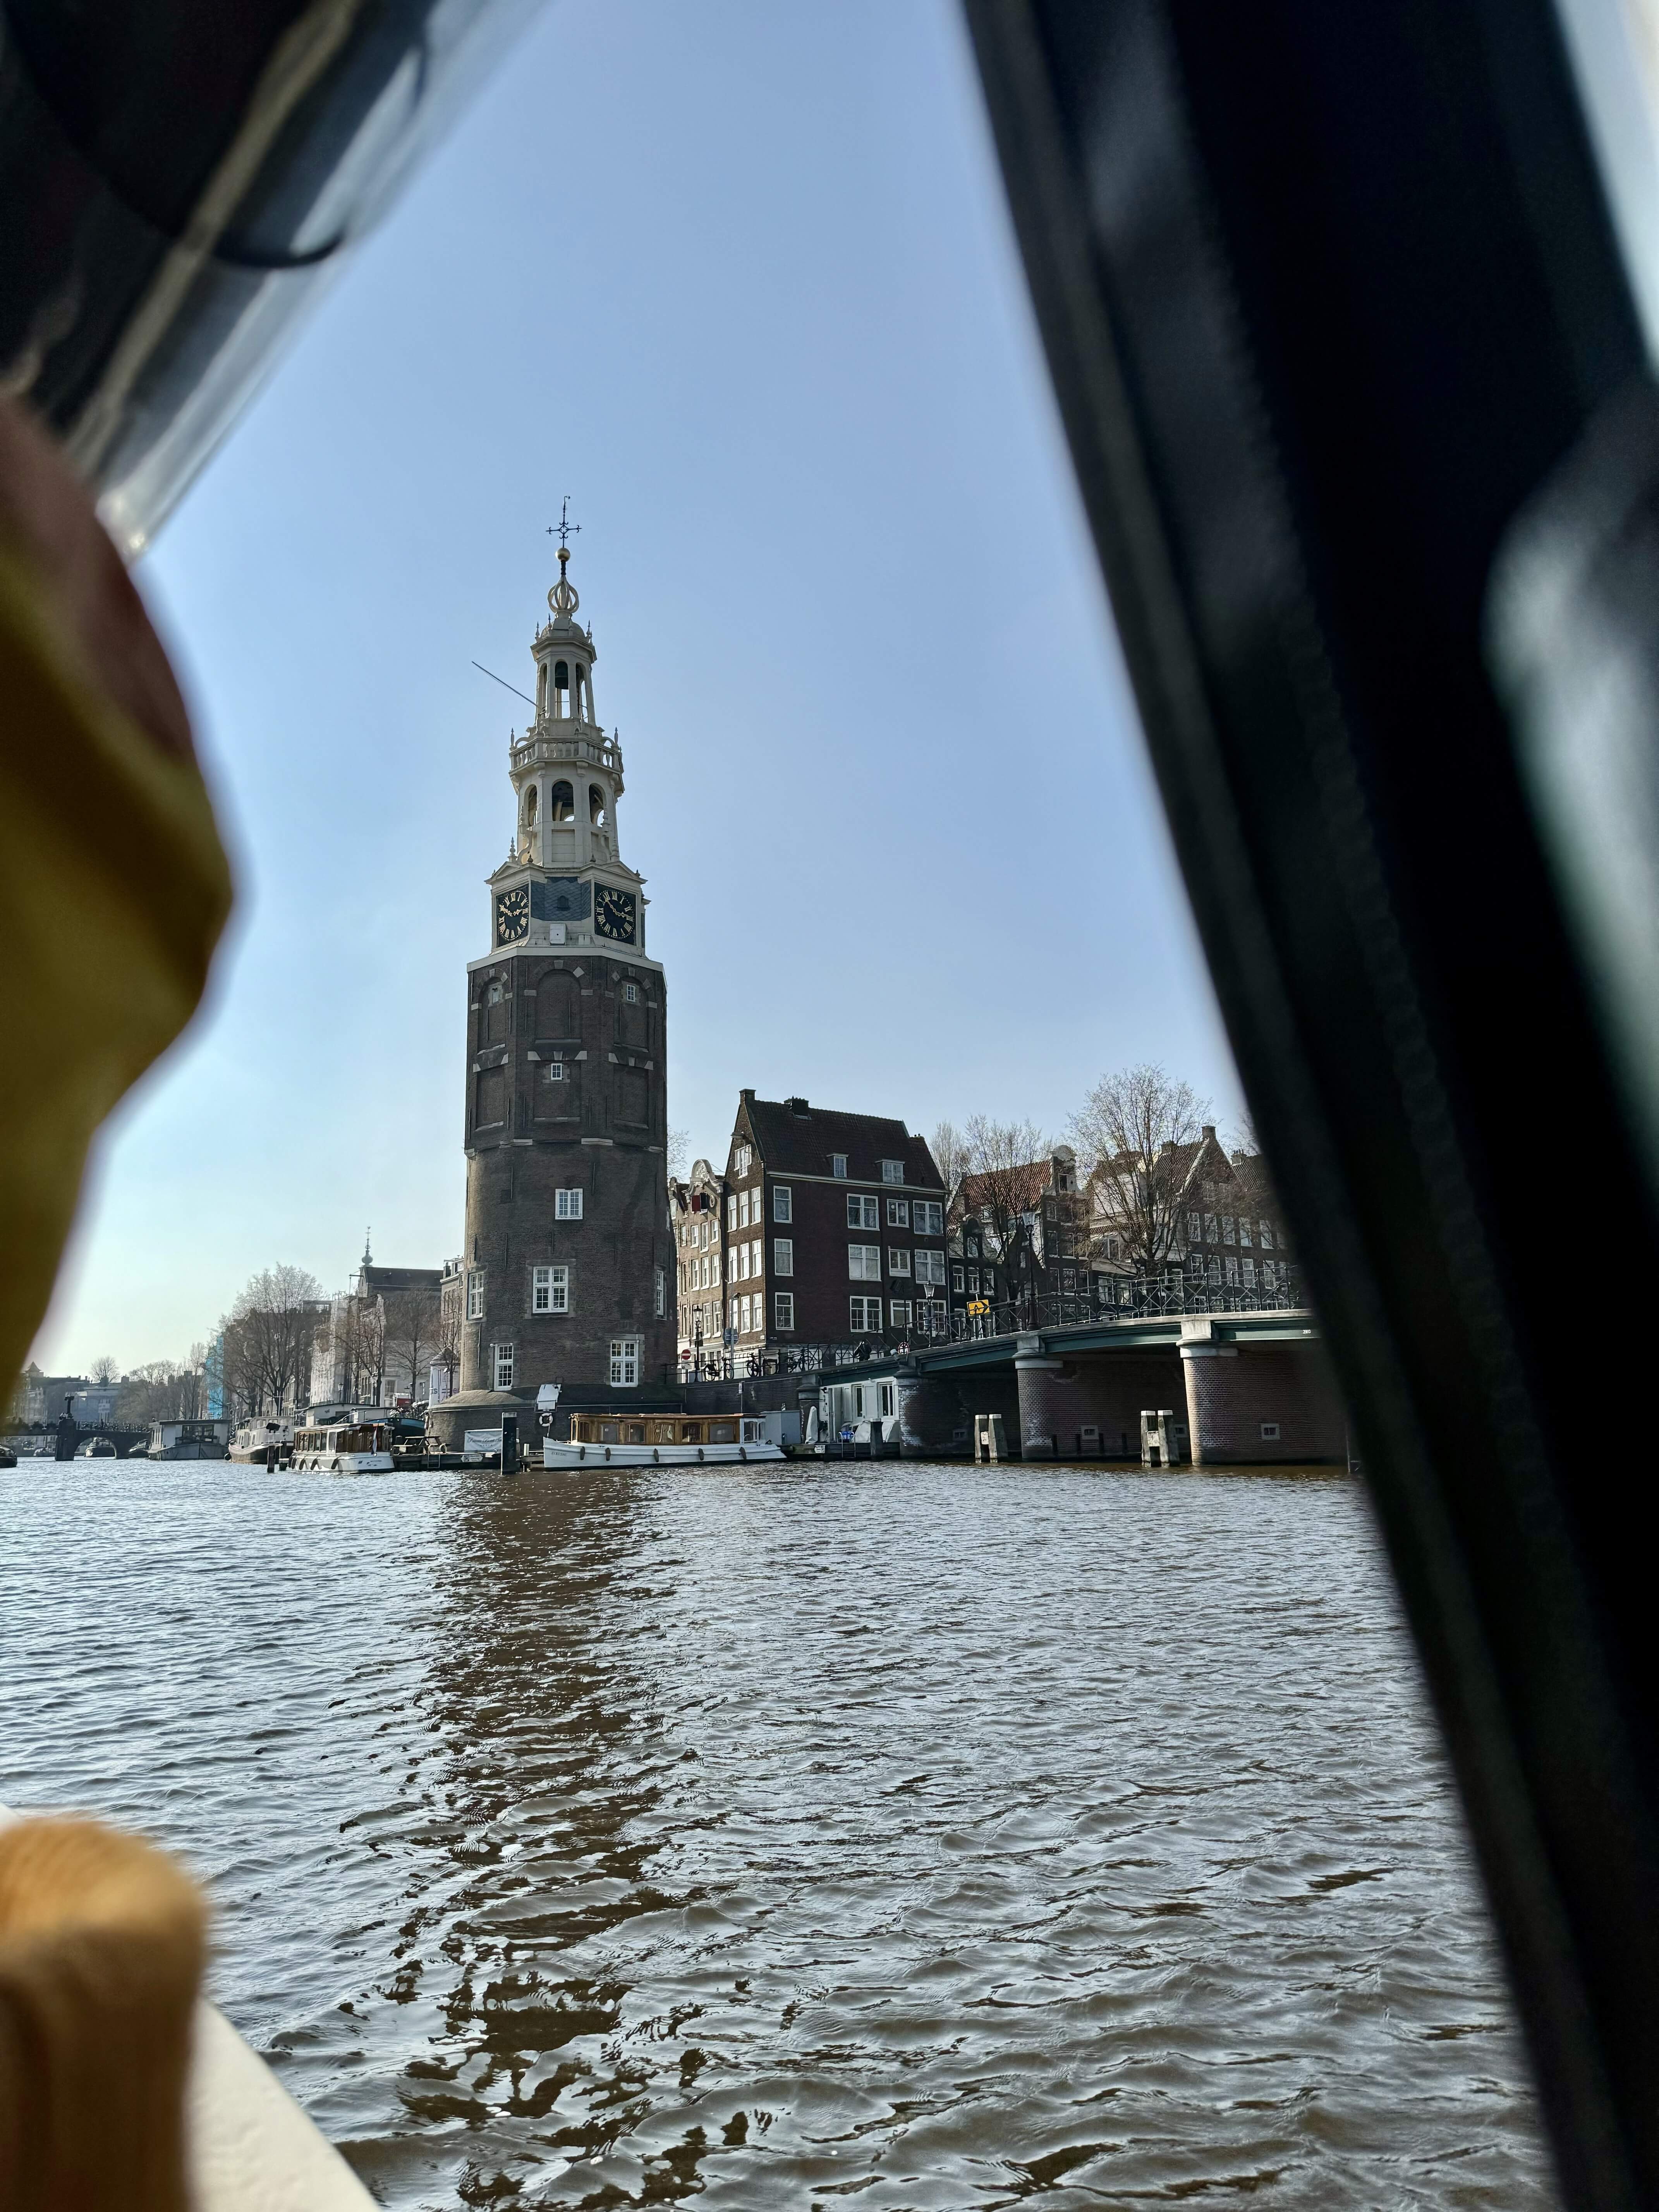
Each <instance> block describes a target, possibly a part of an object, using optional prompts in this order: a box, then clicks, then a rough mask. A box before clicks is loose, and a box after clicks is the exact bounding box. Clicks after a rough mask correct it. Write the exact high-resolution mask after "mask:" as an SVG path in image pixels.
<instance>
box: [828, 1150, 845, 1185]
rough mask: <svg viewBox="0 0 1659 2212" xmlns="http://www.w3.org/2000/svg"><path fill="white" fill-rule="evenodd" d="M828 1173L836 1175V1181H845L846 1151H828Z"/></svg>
mask: <svg viewBox="0 0 1659 2212" xmlns="http://www.w3.org/2000/svg"><path fill="white" fill-rule="evenodd" d="M829 1172H830V1174H831V1175H832V1176H836V1179H837V1180H838V1181H841V1182H845V1181H846V1179H847V1155H846V1153H845V1152H831V1153H830V1155H829Z"/></svg>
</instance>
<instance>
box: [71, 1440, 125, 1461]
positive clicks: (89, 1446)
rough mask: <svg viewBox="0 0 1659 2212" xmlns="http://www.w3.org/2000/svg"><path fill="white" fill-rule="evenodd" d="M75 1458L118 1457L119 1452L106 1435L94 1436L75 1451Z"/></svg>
mask: <svg viewBox="0 0 1659 2212" xmlns="http://www.w3.org/2000/svg"><path fill="white" fill-rule="evenodd" d="M75 1456H76V1459H118V1458H119V1457H120V1454H119V1453H118V1451H117V1450H116V1449H115V1446H114V1444H113V1443H112V1442H111V1440H110V1439H109V1437H93V1438H92V1440H91V1441H90V1443H84V1444H82V1446H81V1448H80V1449H79V1450H78V1451H77V1452H76V1455H75Z"/></svg>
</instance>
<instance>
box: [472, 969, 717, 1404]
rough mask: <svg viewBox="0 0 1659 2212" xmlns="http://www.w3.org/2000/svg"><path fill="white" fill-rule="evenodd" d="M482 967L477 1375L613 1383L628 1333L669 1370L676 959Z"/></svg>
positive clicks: (475, 1164)
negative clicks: (670, 1013)
mask: <svg viewBox="0 0 1659 2212" xmlns="http://www.w3.org/2000/svg"><path fill="white" fill-rule="evenodd" d="M470 980H471V994H470V1003H469V1006H468V1021H469V1024H470V1028H471V1039H472V1046H473V1050H472V1054H471V1080H470V1088H469V1097H468V1102H467V1125H466V1140H467V1174H466V1237H465V1247H464V1268H465V1291H464V1297H465V1302H466V1303H465V1308H464V1313H465V1318H464V1320H463V1323H462V1330H461V1388H462V1389H464V1390H477V1389H483V1390H489V1389H497V1388H510V1389H514V1390H516V1391H519V1392H520V1393H524V1392H526V1391H528V1392H529V1393H530V1394H532V1395H533V1394H534V1392H535V1389H536V1388H537V1387H538V1384H540V1383H551V1382H557V1383H574V1384H607V1385H608V1384H609V1383H610V1382H611V1379H612V1378H611V1346H612V1343H613V1341H615V1340H626V1339H629V1338H637V1339H638V1340H640V1342H639V1353H638V1360H639V1364H640V1367H641V1375H640V1380H641V1382H644V1381H646V1380H647V1379H649V1380H650V1381H653V1382H659V1381H660V1380H661V1379H662V1377H663V1376H664V1374H665V1371H666V1370H668V1369H669V1368H670V1367H671V1364H672V1361H673V1353H674V1345H673V1319H672V1306H671V1284H672V1280H673V1273H672V1271H673V1265H674V1261H673V1247H672V1243H671V1239H670V1236H669V1232H668V1229H667V1226H666V1211H667V1180H666V1170H665V1158H666V1150H665V1148H666V1144H667V1091H666V1083H665V1073H664V1063H663V1049H664V1048H663V1036H664V1026H665V1018H666V993H665V987H664V982H663V976H662V971H661V969H659V968H658V967H657V965H656V964H655V963H654V962H645V961H641V960H638V959H635V960H629V961H623V960H620V959H617V958H615V957H606V956H604V955H596V954H591V953H589V954H582V955H578V954H574V953H573V954H570V955H568V956H561V957H548V956H547V955H546V954H545V953H541V954H535V953H520V954H517V955H515V956H513V957H507V958H497V959H493V960H489V961H483V962H479V963H477V964H476V966H475V968H474V969H473V970H472V972H471V979H470ZM630 987H631V991H632V995H631V996H629V995H627V994H628V993H629V990H630ZM555 1055H557V1057H555ZM554 1066H557V1067H560V1068H561V1069H562V1073H561V1075H560V1076H559V1078H558V1079H557V1080H556V1081H554V1080H550V1079H549V1076H548V1070H549V1068H550V1067H554ZM561 1193H566V1194H571V1193H580V1200H574V1199H573V1198H572V1197H570V1196H568V1195H567V1196H566V1197H565V1198H563V1199H561V1196H560V1194H561ZM578 1205H579V1206H580V1212H577V1211H576V1208H577V1206H578ZM538 1269H540V1270H543V1271H554V1273H552V1274H551V1275H550V1274H549V1273H545V1272H544V1273H543V1274H542V1275H541V1276H540V1278H539V1279H538V1272H537V1271H538ZM538 1298H539V1302H540V1303H541V1304H543V1305H544V1306H547V1307H551V1308H556V1310H544V1311H540V1312H538V1310H537V1307H538ZM480 1307H481V1308H482V1310H479V1309H480ZM506 1345H510V1346H512V1347H513V1370H512V1378H511V1381H510V1382H506V1381H504V1380H503V1379H502V1376H503V1372H504V1370H503V1369H502V1367H501V1360H500V1352H501V1346H506Z"/></svg>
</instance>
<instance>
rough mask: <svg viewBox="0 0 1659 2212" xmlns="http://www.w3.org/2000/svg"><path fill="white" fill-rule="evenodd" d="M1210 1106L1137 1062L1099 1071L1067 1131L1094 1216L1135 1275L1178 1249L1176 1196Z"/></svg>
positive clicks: (1160, 1264)
mask: <svg viewBox="0 0 1659 2212" xmlns="http://www.w3.org/2000/svg"><path fill="white" fill-rule="evenodd" d="M1212 1111H1213V1109H1212V1107H1211V1106H1210V1105H1209V1104H1208V1103H1207V1102H1206V1100H1204V1099H1201V1098H1200V1097H1199V1096H1198V1094H1197V1093H1196V1092H1195V1091H1194V1089H1193V1087H1192V1085H1191V1084H1190V1083H1186V1082H1182V1081H1180V1080H1178V1079H1176V1078H1175V1077H1172V1076H1170V1075H1168V1074H1166V1073H1165V1072H1164V1069H1163V1068H1161V1067H1158V1066H1150V1065H1146V1064H1143V1065H1142V1066H1139V1067H1126V1068H1121V1069H1120V1070H1119V1071H1118V1073H1116V1074H1115V1075H1103V1076H1102V1078H1101V1079H1100V1081H1099V1082H1098V1083H1097V1084H1096V1085H1095V1087H1094V1089H1093V1090H1092V1091H1090V1093H1089V1095H1088V1097H1087V1098H1086V1099H1085V1102H1084V1104H1083V1108H1082V1110H1081V1111H1080V1112H1079V1113H1078V1114H1075V1115H1073V1117H1072V1121H1071V1123H1070V1125H1069V1134H1070V1136H1071V1139H1072V1141H1073V1145H1074V1146H1076V1147H1077V1152H1078V1159H1079V1167H1080V1168H1082V1169H1083V1170H1084V1172H1085V1176H1087V1178H1088V1179H1089V1180H1090V1182H1091V1186H1092V1188H1093V1191H1094V1194H1095V1206H1096V1218H1097V1223H1098V1225H1099V1226H1100V1227H1101V1229H1102V1230H1103V1231H1104V1232H1105V1233H1107V1234H1109V1235H1112V1236H1115V1237H1117V1238H1118V1240H1119V1247H1120V1253H1121V1257H1122V1258H1123V1259H1124V1260H1125V1261H1127V1263H1128V1265H1129V1266H1130V1267H1133V1269H1134V1270H1135V1272H1136V1273H1139V1274H1148V1275H1150V1274H1156V1273H1160V1272H1161V1271H1162V1270H1163V1269H1164V1267H1167V1265H1168V1264H1169V1262H1170V1260H1171V1259H1172V1258H1173V1257H1174V1256H1175V1255H1176V1252H1178V1251H1179V1249H1180V1242H1181V1240H1180V1211H1181V1198H1182V1190H1183V1188H1184V1187H1185V1184H1186V1180H1187V1174H1188V1169H1189V1167H1190V1165H1191V1158H1190V1154H1189V1153H1188V1152H1187V1151H1186V1149H1185V1148H1186V1147H1187V1146H1190V1145H1193V1144H1195V1143H1196V1142H1197V1140H1198V1139H1199V1137H1200V1135H1201V1134H1202V1133H1203V1128H1204V1126H1205V1124H1206V1122H1207V1121H1208V1120H1209V1117H1210V1115H1211V1114H1212Z"/></svg>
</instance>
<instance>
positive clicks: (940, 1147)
mask: <svg viewBox="0 0 1659 2212" xmlns="http://www.w3.org/2000/svg"><path fill="white" fill-rule="evenodd" d="M927 1149H928V1151H929V1152H931V1153H932V1154H933V1165H934V1166H935V1167H936V1168H937V1169H938V1170H939V1174H940V1175H941V1176H943V1178H944V1181H945V1211H946V1212H949V1211H950V1209H951V1206H954V1205H955V1203H956V1197H957V1186H958V1185H959V1184H960V1182H961V1181H962V1178H963V1176H964V1175H965V1174H966V1173H967V1170H968V1146H967V1142H966V1140H965V1139H964V1138H963V1134H962V1132H961V1131H960V1130H959V1129H958V1128H957V1125H956V1123H955V1122H954V1121H939V1122H936V1123H935V1124H934V1127H933V1135H932V1136H931V1137H930V1138H929V1139H928V1140H927Z"/></svg>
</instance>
